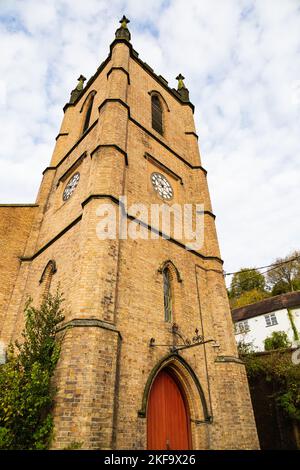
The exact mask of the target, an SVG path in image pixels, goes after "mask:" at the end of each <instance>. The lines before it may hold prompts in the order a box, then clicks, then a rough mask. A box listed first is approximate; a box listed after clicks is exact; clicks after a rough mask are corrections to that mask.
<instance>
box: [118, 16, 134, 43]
mask: <svg viewBox="0 0 300 470" xmlns="http://www.w3.org/2000/svg"><path fill="white" fill-rule="evenodd" d="M119 23H121V26H120V28H118V29H117V31H116V39H125V40H126V41H130V38H131V35H130V31H129V29H128V27H127V24H128V23H130V20H129V19H128V18H126V16H125V15H123V17H122V18H121V19H120V21H119Z"/></svg>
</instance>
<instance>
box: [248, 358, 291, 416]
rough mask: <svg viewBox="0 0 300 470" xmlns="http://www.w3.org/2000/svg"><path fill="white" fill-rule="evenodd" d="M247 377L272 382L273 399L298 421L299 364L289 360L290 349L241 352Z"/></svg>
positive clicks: (271, 397)
mask: <svg viewBox="0 0 300 470" xmlns="http://www.w3.org/2000/svg"><path fill="white" fill-rule="evenodd" d="M241 358H242V359H243V361H244V362H245V365H246V370H247V375H248V377H249V379H250V380H251V379H253V378H260V379H261V380H266V381H267V382H272V384H273V391H274V393H273V394H272V396H270V399H274V400H275V402H276V403H277V405H278V406H279V407H280V408H281V409H282V410H283V412H284V413H285V414H286V416H288V417H289V418H291V419H293V420H296V421H299V422H300V364H294V363H293V362H292V360H291V352H290V350H280V351H279V350H275V351H274V350H273V351H271V352H269V353H263V354H259V353H250V354H242V355H241Z"/></svg>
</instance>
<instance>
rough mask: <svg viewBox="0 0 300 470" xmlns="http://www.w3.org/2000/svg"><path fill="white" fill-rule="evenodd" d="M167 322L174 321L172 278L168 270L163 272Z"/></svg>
mask: <svg viewBox="0 0 300 470" xmlns="http://www.w3.org/2000/svg"><path fill="white" fill-rule="evenodd" d="M163 283H164V308H165V321H168V322H170V321H171V320H172V292H171V276H170V271H169V270H168V269H164V271H163Z"/></svg>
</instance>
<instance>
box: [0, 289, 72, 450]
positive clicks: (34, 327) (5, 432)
mask: <svg viewBox="0 0 300 470" xmlns="http://www.w3.org/2000/svg"><path fill="white" fill-rule="evenodd" d="M62 301H63V298H62V294H61V293H60V292H59V290H57V292H56V294H55V295H51V294H49V295H48V296H47V297H46V298H45V299H44V300H43V302H42V305H41V306H40V308H35V307H33V305H32V300H31V299H29V300H28V302H27V303H26V306H25V310H24V313H25V319H26V320H25V328H24V331H23V334H22V336H23V341H22V343H19V342H16V343H15V346H13V345H11V346H10V347H9V352H8V360H7V362H6V363H5V364H3V365H2V366H0V449H16V450H23V449H46V448H48V446H49V442H50V439H51V433H52V429H53V422H52V416H51V407H52V405H53V397H54V389H53V387H52V385H51V377H52V375H53V372H54V369H55V366H56V364H57V361H58V358H59V352H60V341H59V340H58V339H57V335H56V331H57V327H58V325H59V324H60V323H61V322H62V320H63V319H64V315H63V310H62V308H61V303H62Z"/></svg>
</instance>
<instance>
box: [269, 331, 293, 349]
mask: <svg viewBox="0 0 300 470" xmlns="http://www.w3.org/2000/svg"><path fill="white" fill-rule="evenodd" d="M264 345H265V351H272V350H274V349H284V348H290V347H291V343H290V341H289V339H288V336H287V334H286V333H285V332H284V331H273V333H272V334H271V336H269V337H268V338H266V339H265V340H264Z"/></svg>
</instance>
